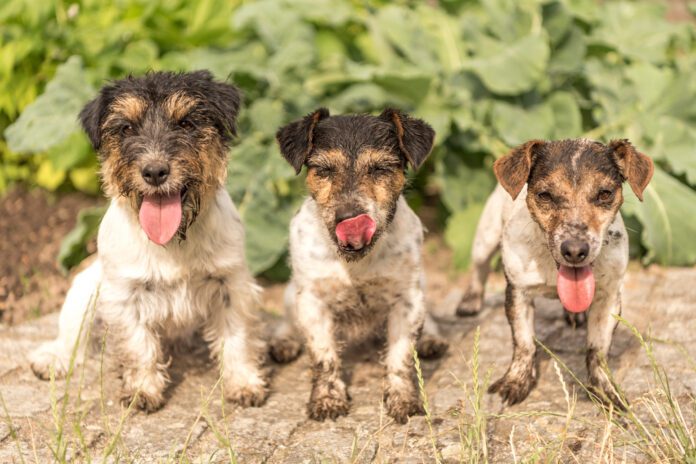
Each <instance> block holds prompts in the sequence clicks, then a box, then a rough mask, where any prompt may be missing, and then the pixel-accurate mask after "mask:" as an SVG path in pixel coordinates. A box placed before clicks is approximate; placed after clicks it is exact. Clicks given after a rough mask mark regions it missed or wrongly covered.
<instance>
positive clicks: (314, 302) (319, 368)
mask: <svg viewBox="0 0 696 464" xmlns="http://www.w3.org/2000/svg"><path fill="white" fill-rule="evenodd" d="M296 310H297V313H296V314H297V322H298V325H299V326H300V328H301V329H302V332H303V333H304V335H305V339H306V340H307V348H308V350H309V355H310V357H311V362H312V393H311V395H310V397H309V404H308V405H307V412H308V414H309V417H310V418H312V419H314V420H318V421H323V420H325V419H327V418H329V419H336V418H337V417H339V416H345V415H346V414H348V409H349V407H350V405H349V401H348V392H347V391H346V385H345V383H344V382H343V379H342V378H341V357H340V353H339V352H338V348H337V345H336V333H335V327H334V323H333V318H332V317H331V313H330V311H329V309H328V308H327V307H326V304H325V303H324V302H323V301H322V300H321V299H320V298H317V296H316V295H314V294H313V293H312V291H311V290H309V289H300V290H299V292H298V295H297V308H296Z"/></svg>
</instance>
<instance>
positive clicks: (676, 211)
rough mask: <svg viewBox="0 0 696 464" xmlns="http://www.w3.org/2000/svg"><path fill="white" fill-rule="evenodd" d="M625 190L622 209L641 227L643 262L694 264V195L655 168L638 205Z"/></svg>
mask: <svg viewBox="0 0 696 464" xmlns="http://www.w3.org/2000/svg"><path fill="white" fill-rule="evenodd" d="M624 190H625V191H626V193H625V196H626V202H625V206H624V208H625V210H626V212H627V213H628V214H629V215H635V216H636V217H637V218H638V219H639V220H640V222H641V223H642V225H643V235H642V238H643V244H644V245H645V247H646V248H647V249H648V255H647V256H646V257H645V261H647V262H650V261H655V262H658V263H660V264H672V265H688V264H691V263H694V262H696V241H694V237H696V221H694V205H696V192H694V190H692V189H690V188H688V187H687V186H685V185H684V184H682V183H680V182H679V181H677V180H676V179H674V178H673V177H671V176H670V175H668V174H666V173H665V172H664V171H662V169H660V168H656V169H655V175H654V176H653V179H652V181H651V182H650V184H649V185H648V187H647V188H646V190H645V192H644V193H643V200H644V201H643V203H640V202H639V201H638V200H637V199H636V198H635V197H634V196H633V194H632V193H628V191H629V189H627V188H626V189H624Z"/></svg>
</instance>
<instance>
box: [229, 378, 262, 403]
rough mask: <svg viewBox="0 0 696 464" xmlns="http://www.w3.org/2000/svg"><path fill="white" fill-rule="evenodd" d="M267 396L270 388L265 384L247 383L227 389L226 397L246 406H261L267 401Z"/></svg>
mask: <svg viewBox="0 0 696 464" xmlns="http://www.w3.org/2000/svg"><path fill="white" fill-rule="evenodd" d="M267 397H268V388H266V385H265V384H258V385H246V386H243V387H234V388H227V389H226V390H225V398H226V399H227V400H228V401H231V402H232V403H235V404H238V405H240V406H242V407H244V408H248V407H259V406H261V405H262V404H263V403H264V402H265V401H266V398H267Z"/></svg>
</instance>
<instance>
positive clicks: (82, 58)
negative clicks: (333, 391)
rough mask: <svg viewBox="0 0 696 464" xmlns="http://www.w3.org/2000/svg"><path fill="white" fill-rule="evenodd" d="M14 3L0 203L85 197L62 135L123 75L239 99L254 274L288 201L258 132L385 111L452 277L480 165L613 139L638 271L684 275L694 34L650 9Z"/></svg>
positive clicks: (235, 167)
mask: <svg viewBox="0 0 696 464" xmlns="http://www.w3.org/2000/svg"><path fill="white" fill-rule="evenodd" d="M27 2H28V0H10V1H9V2H7V3H6V4H5V5H4V6H2V7H0V24H2V26H0V31H1V33H0V40H2V42H1V43H2V48H1V49H0V129H4V128H6V130H4V137H5V138H4V139H3V140H0V153H1V156H2V161H3V164H2V168H1V169H2V170H1V171H0V188H2V186H3V185H5V184H7V183H8V182H12V181H13V180H16V179H24V180H29V181H30V182H33V183H36V184H38V185H41V186H43V187H45V188H49V189H57V188H78V189H81V190H85V191H95V189H96V187H97V185H98V183H97V176H96V162H95V160H94V156H93V154H92V153H91V151H90V149H89V146H88V144H87V142H86V140H85V139H84V136H83V135H81V133H80V131H79V130H78V129H77V126H76V123H75V118H76V115H77V112H78V110H79V108H80V106H81V105H82V104H84V102H85V101H86V100H87V99H88V98H90V96H92V95H93V94H94V92H95V89H96V88H98V87H99V86H100V85H101V84H102V83H103V82H104V81H105V79H111V78H118V77H122V76H123V75H125V74H127V73H130V72H132V73H142V72H145V71H147V70H148V69H155V70H159V69H170V70H194V69H201V68H207V69H210V70H211V71H212V72H213V73H214V74H215V75H216V76H217V77H218V78H221V79H225V78H229V79H231V80H233V81H234V82H235V83H236V84H237V85H239V86H240V87H241V88H242V89H243V91H244V93H245V96H246V103H245V108H244V111H243V112H242V116H241V120H240V129H241V130H240V132H241V134H240V137H239V141H238V143H237V145H236V146H234V147H233V148H232V151H231V157H230V175H229V179H228V183H227V186H228V189H229V191H230V193H231V194H232V196H233V198H234V200H235V202H237V204H238V205H239V209H240V211H241V213H242V215H243V218H244V220H245V223H246V226H247V230H248V248H247V253H248V256H249V261H250V263H251V267H252V269H253V270H254V271H255V272H257V273H258V272H263V271H265V270H267V269H269V268H272V267H273V266H275V265H276V264H277V263H278V262H279V261H281V262H282V258H283V256H284V254H285V251H286V247H287V239H286V237H287V225H288V221H289V219H290V217H291V216H292V213H293V212H294V210H295V209H296V208H297V205H298V204H299V201H300V199H301V197H302V195H303V189H302V185H301V182H300V180H299V179H296V178H295V177H294V173H293V172H292V170H291V169H290V168H289V167H288V166H286V165H285V164H284V162H283V161H282V159H281V157H280V155H279V154H278V150H277V148H276V146H275V140H274V133H275V130H276V129H277V127H278V126H280V125H282V124H284V123H285V122H287V121H289V120H291V119H294V118H297V117H299V116H301V115H304V114H306V113H308V112H310V111H311V110H313V109H314V108H316V107H318V106H327V107H328V108H329V109H330V110H331V111H332V112H333V113H342V112H377V111H380V110H381V109H382V108H383V107H384V106H386V105H391V106H398V107H401V108H403V109H404V110H407V111H410V112H412V113H413V114H415V115H417V116H419V117H422V118H424V119H426V120H427V121H428V122H430V123H431V124H432V125H433V127H434V128H435V129H436V131H437V139H436V146H435V149H434V152H433V154H432V156H431V158H430V160H429V161H428V163H427V164H426V166H425V168H424V170H423V171H422V172H421V173H420V174H419V175H418V176H417V177H416V178H415V179H414V182H413V183H412V185H413V191H411V192H409V198H410V199H411V200H412V203H413V204H414V205H417V204H420V203H421V201H420V200H421V199H422V198H424V197H430V198H434V199H435V200H436V201H437V203H438V204H439V205H440V208H441V210H442V213H443V214H442V215H441V217H442V218H443V220H444V223H445V227H446V229H445V237H446V240H447V243H448V244H449V245H450V246H451V247H452V248H453V249H454V251H455V264H456V265H458V266H459V267H466V266H467V265H468V259H469V247H470V244H471V240H472V237H473V233H474V230H475V227H476V220H477V217H478V215H479V214H480V211H481V209H482V206H483V203H484V202H485V199H486V197H487V195H488V194H489V193H490V191H491V190H492V188H493V186H494V183H495V180H494V178H493V176H492V172H491V169H490V167H491V164H492V162H493V160H494V159H495V158H496V157H499V156H502V155H504V154H505V153H506V152H507V150H509V148H510V147H512V146H514V145H516V144H519V143H521V142H523V141H525V140H527V139H530V138H548V139H551V138H564V137H580V136H586V137H590V138H596V139H600V140H609V139H611V138H629V139H631V141H632V142H633V143H634V144H635V145H636V146H637V147H639V149H641V150H642V151H644V152H645V153H648V154H649V155H651V156H652V157H653V159H654V160H655V161H656V164H657V167H656V173H655V177H654V178H653V181H652V183H651V185H650V186H649V187H648V190H647V192H646V194H645V202H643V203H639V202H638V201H637V200H635V199H634V197H633V196H632V194H630V193H628V192H627V195H626V197H627V202H626V205H625V207H624V209H623V213H624V216H625V218H626V220H627V223H628V224H629V227H630V232H631V234H632V237H631V238H632V241H633V243H634V245H635V244H639V246H634V247H633V251H634V253H635V254H636V256H640V257H641V258H642V259H643V260H644V262H646V263H647V262H658V263H661V264H677V265H685V264H692V263H694V262H696V245H694V244H693V240H689V238H690V237H692V236H693V235H694V234H695V233H696V221H693V219H692V214H691V213H692V212H693V211H694V206H693V205H695V204H696V192H695V191H694V188H695V187H696V156H695V155H696V153H694V150H695V149H696V148H695V147H696V80H695V79H693V76H692V74H693V69H696V53H695V51H696V28H694V26H693V24H691V23H681V24H672V23H669V22H667V21H666V20H664V19H663V18H664V10H663V7H661V6H660V5H658V4H656V3H655V2H651V1H647V0H645V1H633V2H628V1H623V2H603V3H601V4H599V3H597V2H595V1H594V0H529V1H525V2H516V1H512V0H477V1H467V0H443V1H441V2H417V1H409V0H406V1H401V2H395V3H394V2H387V1H378V0H365V1H358V0H350V1H349V0H335V1H334V0H311V1H310V0H300V1H297V0H258V1H248V2H231V3H230V2H225V1H222V0H208V1H202V2H185V1H183V0H179V1H174V2H145V1H144V0H123V1H122V2H118V3H117V4H114V5H112V4H109V5H107V4H102V2H98V1H96V0H93V1H83V2H78V3H75V4H71V5H64V4H62V3H55V4H54V3H50V2H47V3H44V4H42V6H41V7H40V8H38V7H36V8H35V7H32V8H28V7H26V8H25V6H26V5H25V3H27ZM32 4H33V3H32ZM36 31H41V32H40V33H37V32H36ZM37 34H38V35H37ZM8 95H14V97H15V98H8ZM79 227H84V226H79ZM79 235H80V236H81V237H83V238H87V235H88V234H79ZM78 242H79V240H78ZM71 243H73V245H71V246H70V247H71V248H72V249H75V250H79V246H75V243H76V240H75V237H72V238H71ZM66 247H67V246H66ZM78 255H79V253H78ZM78 255H75V256H73V255H71V254H69V253H68V254H63V255H62V259H63V262H64V263H65V264H66V265H71V264H73V263H74V262H75V261H77V259H76V256H78Z"/></svg>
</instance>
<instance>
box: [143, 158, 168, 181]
mask: <svg viewBox="0 0 696 464" xmlns="http://www.w3.org/2000/svg"><path fill="white" fill-rule="evenodd" d="M140 174H141V175H142V176H143V179H145V182H147V183H148V184H150V185H152V186H153V187H158V186H160V185H162V184H164V181H165V180H167V177H169V165H168V164H167V163H164V162H154V163H150V164H148V165H147V166H145V167H144V168H143V170H142V171H140Z"/></svg>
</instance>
